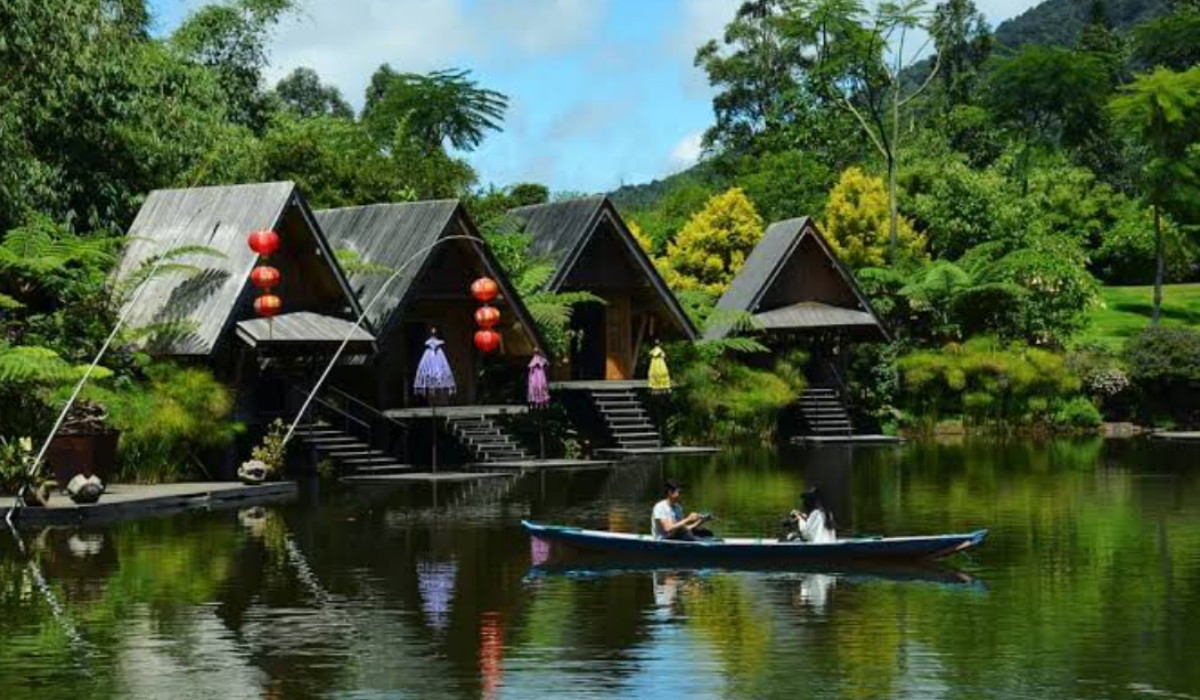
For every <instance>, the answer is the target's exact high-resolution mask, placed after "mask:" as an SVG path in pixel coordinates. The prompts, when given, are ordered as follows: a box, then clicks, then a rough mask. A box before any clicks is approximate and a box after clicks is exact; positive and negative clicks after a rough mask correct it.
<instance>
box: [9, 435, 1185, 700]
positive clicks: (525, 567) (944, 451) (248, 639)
mask: <svg viewBox="0 0 1200 700" xmlns="http://www.w3.org/2000/svg"><path fill="white" fill-rule="evenodd" d="M1198 456H1200V452H1198V451H1197V450H1196V449H1195V448H1194V447H1193V448H1190V449H1180V446H1177V445H1170V446H1161V447H1160V446H1155V445H1151V444H1148V443H1105V442H1101V441H1092V440H1088V441H1069V442H1056V443H1047V444H1043V445H1031V444H1013V445H994V444H977V443H970V442H966V443H963V444H958V445H927V444H913V445H909V446H905V447H903V448H899V449H892V448H883V449H871V450H853V451H849V450H843V449H840V448H839V449H832V450H831V449H820V450H808V451H806V450H788V451H785V452H783V453H781V454H775V453H768V452H761V451H744V452H733V453H728V454H725V455H719V456H716V457H714V458H712V459H698V460H697V459H692V460H687V461H679V462H669V463H667V464H665V465H660V464H641V465H630V466H625V467H622V468H620V469H616V470H613V471H587V472H572V473H562V474H544V475H542V474H537V475H532V476H530V477H528V478H521V479H514V480H504V481H501V482H495V483H491V484H489V485H486V486H483V485H481V486H479V487H477V488H467V487H465V486H460V485H453V486H450V485H445V484H443V485H439V487H438V489H437V492H436V493H434V492H433V489H432V488H431V487H420V486H417V487H413V488H407V487H406V488H398V489H394V490H379V489H356V490H348V491H344V492H337V493H321V494H314V495H313V496H312V500H309V501H306V502H305V503H304V504H303V505H297V506H292V507H270V508H255V509H245V510H242V511H238V512H218V513H211V514H190V515H185V516H181V517H177V518H169V519H163V520H155V521H147V522H139V523H125V524H120V525H115V526H110V527H103V528H86V527H84V528H56V529H50V530H45V531H41V532H37V533H27V535H26V549H27V550H28V551H27V552H26V553H22V552H20V551H18V549H17V546H16V544H15V543H14V542H13V541H11V538H0V639H3V640H4V642H5V643H4V644H2V645H0V697H3V698H5V700H9V699H10V698H12V699H24V698H35V697H36V698H37V700H48V699H50V698H58V697H62V698H67V697H71V698H78V697H81V696H83V697H106V698H107V697H174V696H178V697H188V696H197V695H203V696H206V697H211V696H214V695H218V694H219V695H221V696H223V697H226V698H241V697H256V698H257V697H264V696H266V697H287V698H318V697H321V698H324V697H347V698H349V697H395V696H408V697H422V698H426V697H429V698H441V697H445V698H458V697H497V698H501V697H528V696H544V695H552V694H553V695H562V694H563V693H564V692H566V693H567V694H568V695H570V696H571V697H612V696H635V697H636V696H646V697H650V696H654V697H658V696H662V695H664V694H670V695H677V694H680V693H682V694H688V695H692V696H695V697H712V696H729V697H747V696H749V697H766V698H772V697H780V698H785V697H786V698H794V697H796V696H797V695H802V696H811V697H823V698H824V697H828V698H876V697H878V698H883V697H955V698H957V697H996V698H1001V697H1003V698H1011V697H1066V696H1071V697H1080V698H1101V697H1137V696H1144V695H1146V694H1149V693H1157V694H1162V695H1171V696H1175V697H1195V696H1200V665H1198V664H1195V663H1194V662H1193V659H1194V658H1196V656H1197V655H1200V467H1197V464H1200V460H1197V457H1198ZM668 475H669V476H672V477H678V478H681V479H683V480H684V481H685V482H686V483H687V485H688V486H687V488H688V491H687V494H688V495H687V498H688V502H689V505H692V506H695V507H697V508H704V509H706V510H712V511H714V512H716V513H718V514H719V515H720V516H721V520H720V526H721V530H722V534H725V535H730V536H736V535H769V534H772V532H773V530H774V528H776V527H777V525H778V520H779V517H780V514H781V513H786V512H787V510H789V509H790V508H792V507H794V505H795V498H796V496H797V494H799V493H800V492H802V491H803V490H804V488H806V487H808V486H811V485H814V484H818V485H820V486H821V488H822V489H823V490H824V491H825V492H826V494H827V495H828V496H829V497H830V500H831V502H832V503H833V507H834V508H836V511H835V512H836V513H837V516H838V519H839V521H840V523H841V525H842V527H843V528H845V529H847V530H848V531H857V532H865V533H932V532H946V531H958V530H963V529H966V528H969V527H974V526H979V525H986V526H989V527H991V529H992V537H991V538H990V539H989V541H988V543H987V545H986V546H985V547H984V548H983V549H981V550H980V551H979V552H978V553H977V554H976V555H974V557H973V558H972V559H966V558H960V559H956V560H955V561H953V562H952V564H951V566H948V567H940V568H937V567H935V568H931V567H904V568H896V567H884V568H880V567H867V568H862V567H854V568H847V567H839V568H829V569H821V568H812V567H808V568H804V569H784V570H771V569H765V570H764V569H758V570H724V569H679V568H670V569H662V568H654V567H653V566H646V565H645V564H644V563H643V564H637V563H631V562H596V561H559V560H555V559H552V558H551V557H550V552H548V551H544V550H539V549H538V547H537V546H536V544H535V543H534V542H531V540H530V539H529V538H528V537H526V536H525V535H524V533H523V532H522V531H521V530H520V528H519V525H518V523H519V521H520V520H521V519H522V518H529V519H536V520H542V521H548V522H569V523H573V524H578V525H581V526H585V527H601V528H604V527H618V528H623V529H629V530H640V529H641V528H643V527H645V524H646V521H647V518H648V511H649V508H650V505H651V504H652V503H653V502H654V500H655V499H656V498H657V495H658V493H657V492H658V488H659V484H660V483H661V481H662V479H663V478H664V477H665V476H668ZM38 576H42V577H43V578H44V580H45V581H46V582H47V588H46V589H44V590H45V591H48V592H49V593H50V594H52V597H53V599H54V600H56V601H58V605H59V606H60V607H61V610H60V613H61V614H60V615H56V614H55V612H54V611H53V609H52V606H51V605H50V604H49V603H48V600H50V597H48V596H47V595H45V593H44V592H43V589H40V588H39V585H38V582H37V579H38ZM984 582H986V585H985V584H984ZM63 621H67V622H68V623H69V624H67V625H64V624H63ZM68 630H73V631H74V632H73V633H74V635H76V639H75V640H73V639H72V633H71V632H68Z"/></svg>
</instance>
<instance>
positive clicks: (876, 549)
mask: <svg viewBox="0 0 1200 700" xmlns="http://www.w3.org/2000/svg"><path fill="white" fill-rule="evenodd" d="M521 527H523V528H524V529H525V531H526V532H527V533H529V535H530V536H531V537H535V538H537V539H540V540H543V541H545V542H548V543H551V544H554V545H559V546H562V547H567V548H570V549H572V550H576V551H579V552H589V553H593V554H620V555H624V556H639V557H642V556H645V557H653V558H656V559H663V560H672V561H674V560H681V561H705V562H723V561H747V560H749V561H762V562H781V563H787V562H796V563H803V562H832V561H931V560H934V559H940V558H943V557H947V556H950V555H951V554H954V553H956V552H961V551H964V550H967V549H971V548H972V547H978V546H979V545H980V544H981V543H982V542H983V540H984V539H985V538H986V537H987V530H975V531H974V532H968V533H963V534H954V535H932V536H928V537H870V538H855V539H845V540H837V541H835V542H827V543H820V544H815V543H808V542H779V541H777V540H770V539H756V538H730V539H724V540H712V541H706V540H696V541H682V540H660V539H655V538H653V537H651V536H649V535H635V534H627V533H618V532H606V531H603V530H585V529H582V528H577V527H563V526H558V525H542V524H539V523H534V522H530V521H528V520H522V521H521Z"/></svg>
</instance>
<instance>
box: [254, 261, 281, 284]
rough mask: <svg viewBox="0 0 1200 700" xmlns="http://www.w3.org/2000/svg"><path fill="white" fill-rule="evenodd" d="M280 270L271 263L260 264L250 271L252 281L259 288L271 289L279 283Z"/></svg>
mask: <svg viewBox="0 0 1200 700" xmlns="http://www.w3.org/2000/svg"><path fill="white" fill-rule="evenodd" d="M280 279H282V277H281V276H280V274H279V270H276V269H275V268H273V267H271V266H270V265H259V266H258V267H256V268H254V269H253V270H251V271H250V282H251V283H252V284H253V285H254V286H255V287H258V288H259V289H270V288H271V287H274V286H275V285H277V284H279V280H280Z"/></svg>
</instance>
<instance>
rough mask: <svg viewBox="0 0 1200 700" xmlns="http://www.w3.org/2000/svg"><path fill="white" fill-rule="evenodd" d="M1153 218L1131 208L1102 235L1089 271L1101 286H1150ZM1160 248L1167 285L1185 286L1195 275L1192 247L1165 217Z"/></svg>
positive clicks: (1151, 278)
mask: <svg viewBox="0 0 1200 700" xmlns="http://www.w3.org/2000/svg"><path fill="white" fill-rule="evenodd" d="M1154 247H1155V246H1154V217H1153V215H1152V214H1151V212H1150V210H1149V209H1142V208H1140V207H1137V206H1136V205H1133V204H1131V205H1130V206H1129V207H1128V208H1127V211H1125V212H1124V215H1123V216H1121V218H1120V219H1118V220H1117V221H1116V223H1114V224H1113V226H1112V228H1110V229H1109V230H1108V231H1106V232H1105V233H1104V234H1103V236H1102V238H1101V242H1100V247H1099V248H1098V249H1097V250H1096V251H1095V252H1094V253H1093V254H1092V270H1093V272H1094V273H1095V274H1096V276H1097V277H1099V278H1100V279H1101V280H1103V281H1104V283H1105V284H1151V283H1152V282H1154V269H1155V254H1154ZM1163 248H1164V262H1165V264H1166V271H1165V272H1166V281H1167V282H1171V283H1174V282H1187V281H1189V280H1191V279H1193V276H1194V275H1195V272H1196V264H1197V261H1196V250H1195V246H1194V245H1193V244H1192V243H1191V242H1190V241H1189V240H1188V239H1187V237H1186V236H1184V235H1183V232H1182V231H1180V229H1179V227H1178V226H1176V225H1175V224H1174V222H1172V221H1171V219H1170V218H1169V217H1164V218H1163Z"/></svg>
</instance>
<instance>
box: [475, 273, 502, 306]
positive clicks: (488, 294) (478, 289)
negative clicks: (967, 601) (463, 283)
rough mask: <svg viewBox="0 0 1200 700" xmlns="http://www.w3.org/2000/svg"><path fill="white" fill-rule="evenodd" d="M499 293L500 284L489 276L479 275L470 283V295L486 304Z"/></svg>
mask: <svg viewBox="0 0 1200 700" xmlns="http://www.w3.org/2000/svg"><path fill="white" fill-rule="evenodd" d="M499 293H500V285H498V284H496V280H494V279H492V278H491V277H480V278H479V279H477V280H475V281H474V282H472V283H471V296H473V297H475V298H476V299H478V300H479V301H480V302H481V303H483V304H486V303H488V302H489V301H491V300H492V299H495V298H496V295H497V294H499Z"/></svg>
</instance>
